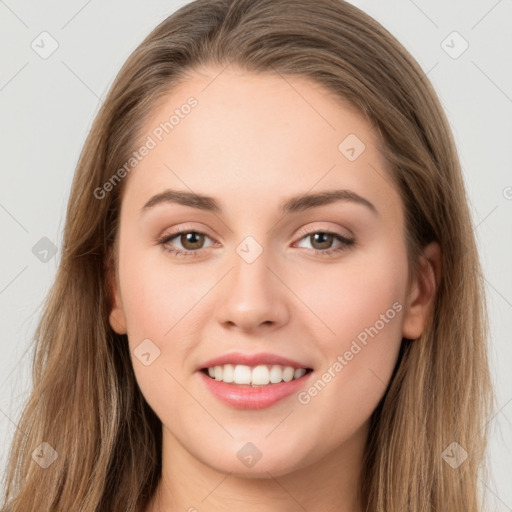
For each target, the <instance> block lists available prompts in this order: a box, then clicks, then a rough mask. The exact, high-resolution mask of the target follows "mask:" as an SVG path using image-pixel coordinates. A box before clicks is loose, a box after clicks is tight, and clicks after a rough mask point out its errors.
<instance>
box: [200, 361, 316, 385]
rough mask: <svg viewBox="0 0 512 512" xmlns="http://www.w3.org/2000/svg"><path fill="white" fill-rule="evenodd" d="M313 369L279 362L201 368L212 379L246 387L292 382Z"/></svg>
mask: <svg viewBox="0 0 512 512" xmlns="http://www.w3.org/2000/svg"><path fill="white" fill-rule="evenodd" d="M312 371H313V370H312V369H311V368H293V367H291V366H283V365H278V364H273V365H266V364H260V365H257V366H247V365H242V364H236V365H235V364H225V365H220V366H213V367H210V368H202V369H201V372H202V373H204V374H205V375H207V376H208V377H209V378H211V379H212V380H216V381H222V382H225V383H226V384H233V385H237V386H245V387H264V386H272V385H274V384H280V383H282V382H290V381H293V380H297V379H300V378H301V377H304V375H307V374H309V373H311V372H312Z"/></svg>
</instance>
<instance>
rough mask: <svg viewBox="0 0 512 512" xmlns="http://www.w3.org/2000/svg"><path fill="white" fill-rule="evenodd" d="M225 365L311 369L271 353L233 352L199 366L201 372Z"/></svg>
mask: <svg viewBox="0 0 512 512" xmlns="http://www.w3.org/2000/svg"><path fill="white" fill-rule="evenodd" d="M224 364H234V365H237V364H244V365H247V366H258V365H259V364H278V365H281V366H291V367H292V368H295V369H297V368H306V369H308V368H310V367H309V366H308V365H307V364H303V363H300V362H297V361H294V360H293V359H289V358H287V357H283V356H280V355H278V354H271V353H270V352H260V353H258V354H243V353H241V352H231V353H229V354H223V355H221V356H219V357H214V358H213V359H209V360H208V361H205V362H204V363H202V364H201V365H200V366H199V368H198V369H199V370H202V369H203V368H211V367H213V366H222V365H224Z"/></svg>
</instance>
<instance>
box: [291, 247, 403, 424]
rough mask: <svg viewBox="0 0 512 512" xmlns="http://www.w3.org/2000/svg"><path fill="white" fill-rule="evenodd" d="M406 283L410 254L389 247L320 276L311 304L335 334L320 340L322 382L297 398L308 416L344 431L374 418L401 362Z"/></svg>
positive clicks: (319, 373) (327, 335) (318, 381)
mask: <svg viewBox="0 0 512 512" xmlns="http://www.w3.org/2000/svg"><path fill="white" fill-rule="evenodd" d="M406 281H407V257H406V253H405V250H404V251H403V252H398V251H397V250H390V249H385V250H382V251H380V252H379V255H378V257H375V256H374V257H372V259H371V261H369V259H368V260H366V261H365V260H364V258H361V259H360V260H358V261H357V263H355V262H354V264H353V265H352V264H351V265H348V262H347V266H346V268H343V269H342V268H341V267H340V272H339V273H337V274H336V275H335V276H334V277H333V273H332V270H331V271H330V273H329V274H328V275H327V274H326V275H325V276H319V277H318V278H315V280H314V282H315V286H314V287H310V288H309V291H308V292H307V293H308V297H307V300H308V301H309V303H311V304H314V305H315V308H316V309H315V312H317V313H318V315H319V316H320V317H321V319H322V321H323V322H324V323H325V324H327V325H328V326H329V329H330V330H329V331H328V330H326V329H323V330H322V332H323V333H325V334H324V335H323V336H322V337H319V336H318V335H317V336H316V340H317V345H318V346H319V348H320V349H321V352H322V355H323V365H322V368H321V369H320V371H319V372H318V379H317V380H316V381H315V382H313V383H312V386H311V387H310V388H308V389H307V390H306V392H305V393H303V394H302V396H298V397H297V398H298V402H299V403H300V404H301V405H303V406H304V408H305V411H307V414H308V415H310V416H311V417H313V418H314V417H318V418H320V417H322V418H323V419H322V421H327V422H330V423H331V424H333V425H334V424H335V425H337V427H340V428H341V430H340V431H342V432H345V433H350V432H354V431H355V430H356V429H357V428H358V427H359V426H360V425H362V424H363V423H364V422H365V421H366V420H367V419H368V418H369V416H370V415H371V413H372V412H373V410H374V409H375V407H376V406H377V405H378V402H379V401H380V399H381V398H382V396H383V394H384V392H385V390H386V387H387V385H388V382H389V380H390V377H391V374H392V372H393V369H394V366H395V364H396V360H397V356H398V352H399V349H400V345H401V341H402V337H401V320H402V316H403V311H404V305H403V304H404V298H405V287H406ZM304 290H306V288H304ZM331 331H332V332H331ZM326 415H327V418H326Z"/></svg>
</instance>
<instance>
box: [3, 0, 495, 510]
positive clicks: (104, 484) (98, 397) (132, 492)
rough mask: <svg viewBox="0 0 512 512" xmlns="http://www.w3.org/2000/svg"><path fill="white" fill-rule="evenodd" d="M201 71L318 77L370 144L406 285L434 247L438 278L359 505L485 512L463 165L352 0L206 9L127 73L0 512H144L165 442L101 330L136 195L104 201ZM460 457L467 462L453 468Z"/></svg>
mask: <svg viewBox="0 0 512 512" xmlns="http://www.w3.org/2000/svg"><path fill="white" fill-rule="evenodd" d="M206 65H214V66H217V67H218V68H219V69H223V68H224V67H226V66H227V65H232V66H236V67H238V68H239V69H242V70H247V71H250V72H262V73H272V74H278V75H281V76H283V77H285V76H293V75H294V76H300V77H306V78H310V79H311V80H313V81H315V82H316V83H318V84H320V85H322V86H323V87H324V88H325V89H326V90H328V91H330V92H332V94H333V97H335V98H342V99H346V100H348V101H349V102H351V103H352V104H353V105H354V106H356V107H357V108H358V109H359V110H360V111H361V112H362V113H363V115H365V116H366V118H367V119H368V120H369V121H370V122H371V124H372V126H373V127H374V128H375V129H376V130H377V133H378V134H379V137H380V140H381V145H382V147H381V151H382V153H383V155H384V156H385V158H386V159H387V161H388V163H389V169H390V172H391V175H392V176H393V180H394V181H395V183H396V187H397V189H398V190H399V192H400V194H401V197H402V200H403V205H404V208H405V212H406V229H407V237H408V249H409V260H410V263H411V265H410V271H412V272H414V271H415V269H416V267H415V262H416V261H417V256H418V254H419V253H420V251H421V249H422V248H423V247H424V246H425V245H426V244H427V243H429V242H431V241H433V240H435V241H437V242H438V243H439V245H440V246H441V250H442V276H441V280H440V282H439V284H438V290H437V294H436V298H435V303H434V308H433V314H432V316H431V319H430V322H429V325H428V327H427V329H426V330H425V332H424V333H423V334H422V336H421V337H420V338H419V339H417V340H414V341H410V340H405V339H404V340H403V341H402V347H401V352H400V356H399V360H398V362H397V366H396V369H395V372H394V374H393V377H392V379H391V381H390V383H389V386H388V389H387V392H386V394H385V396H384V397H383V399H382V401H381V402H380V404H379V406H378V407H377V409H376V410H375V412H374V413H373V415H372V418H371V429H370V435H369V438H368V443H367V447H366V454H365V460H364V469H365V470H364V474H363V478H362V481H361V488H360V492H361V496H362V499H363V506H364V509H365V510H367V511H372V512H373V511H386V512H390V511H393V512H398V511H406V510H407V511H408V512H419V511H427V510H429V511H431V510H436V511H449V512H470V511H479V510H482V508H481V503H480V501H481V499H480V496H479V492H478V490H477V487H478V485H477V484H478V477H479V471H480V470H483V469H484V468H485V465H484V462H485V449H486V443H487V418H488V417H489V414H490V412H491V409H492V407H493V406H494V402H493V394H492V389H491V383H490V376H489V368H488V360H487V347H486V340H487V320H486V319H487V314H486V310H485V302H484V293H483V286H482V277H481V272H480V266H479V260H478V255H477V251H476V246H475V240H474V236H473V233H472V227H471V219H470V214H469V211H468V204H467V197H466V192H465V187H464V183H463V179H462V174H461V169H460V164H459V159H458V155H457V150H456V147H455V144H454V141H453V138H452V134H451V132H450V128H449V124H448V122H447V119H446V117H445V114H444V112H443V110H442V108H441V106H440V103H439V101H438V98H437V96H436V94H435V92H434V90H433V88H432V86H431V84H430V82H429V81H428V79H427V78H426V76H425V74H424V73H423V71H422V70H421V68H420V67H419V65H418V64H417V63H416V61H415V60H414V59H413V58H412V57H411V56H410V55H409V53H408V52H407V51H406V50H405V49H404V48H403V46H402V45H401V44H400V43H399V42H398V41H397V40H396V39H395V38H394V37H393V36H392V35H391V34H390V33H389V32H388V31H387V30H386V29H384V28H383V27H382V26H381V25H380V24H379V23H377V22H376V21H375V20H373V19H372V18H371V17H370V16H368V15H367V14H365V13H364V12H362V11H361V10H359V9H358V8H356V7H354V6H353V5H351V4H349V3H346V2H344V1H342V0H315V1H311V0H197V1H194V2H192V3H189V4H187V5H185V6H184V7H182V8H180V9H179V10H178V11H176V12H175V13H174V14H173V15H171V16H170V17H168V18H167V19H165V20H164V21H163V22H162V23H161V24H160V25H159V26H157V27H156V28H155V29H154V30H153V31H152V32H151V33H150V34H149V36H147V37H146V39H145V40H144V41H143V42H142V43H141V44H140V46H139V47H138V48H137V49H136V50H135V51H134V52H133V54H132V55H131V56H130V57H129V59H128V60H127V62H126V63H125V65H124V66H123V68H122V69H121V71H120V72H119V74H118V76H117V77H116V79H115V81H114V83H113V85H112V87H111V89H110V91H109V93H108V95H107V98H106V100H105V102H104V104H103V105H102V107H101V109H100V111H99V113H98V115H97V117H96V119H95V121H94V124H93V126H92V129H91V131H90V133H89V135H88V137H87V140H86V142H85V145H84V148H83V151H82V153H81V155H80V159H79V162H78V165H77V169H76V172H75V176H74V180H73V185H72V190H71V195H70V199H69V204H68V209H67V217H66V224H65V229H64V236H63V241H62V256H61V260H60V264H59V268H58V271H57V275H56V278H55V282H54V284H53V286H52V288H51V290H50V292H49V295H48V298H47V301H46V303H45V308H44V311H43V314H42V318H41V321H40V324H39V325H38V328H37V330H36V333H35V339H34V359H33V391H32V393H31V395H30V397H29V399H28V400H27V403H26V405H25V407H24V410H23V414H22V416H21V420H20V421H19V425H18V430H17V432H16V434H15V437H14V441H13V444H12V447H11V451H10V453H9V461H8V471H7V473H6V475H5V482H6V495H5V500H4V507H5V506H7V505H8V506H9V508H8V510H10V511H12V512H26V511H27V510H33V508H34V507H37V510H39V511H41V512H42V511H48V512H49V511H65V512H68V511H74V512H85V511H87V512H91V511H104V512H107V511H109V512H112V511H121V510H122V511H123V512H126V511H128V512H136V511H137V512H139V511H143V510H144V509H145V507H146V506H147V504H148V502H149V500H150V498H151V496H152V495H153V493H154V491H155V488H156V486H157V484H158V481H159V478H160V472H161V448H162V446H161V441H162V438H161V436H162V425H161V422H160V420H159V419H158V417H157V416H156V415H155V413H154V412H153V411H152V410H151V408H150V407H149V406H148V404H147V403H146V401H145V400H144V398H143V396H142V394H141V392H140V390H139V388H138V385H137V382H136V380H135V377H134V373H133V369H132V364H131V359H130V354H129V349H128V342H127V338H126V336H122V335H118V334H116V333H115V332H114V331H113V330H112V328H111V327H110V324H109V321H108V315H109V310H110V309H109V308H110V304H111V300H110V293H109V284H108V280H107V270H108V268H109V265H111V266H115V264H116V257H115V253H114V252H113V248H114V247H115V241H116V235H117V230H118V223H119V209H120V203H121V199H122V191H123V185H124V183H125V182H126V179H124V180H122V181H121V182H120V183H119V184H117V185H116V186H114V187H112V190H110V191H109V192H108V193H106V194H104V197H101V198H98V195H99V194H98V193H96V194H95V190H96V191H97V190H98V189H101V187H103V186H104V184H105V183H106V182H107V181H108V180H109V179H110V178H111V177H112V176H113V175H114V174H115V173H116V171H117V170H118V169H119V168H120V167H121V166H123V163H124V162H126V161H127V159H128V158H129V155H130V153H131V152H132V151H133V150H134V149H135V145H136V142H137V141H138V140H139V138H140V136H141V130H142V127H143V126H144V122H145V121H146V120H147V119H148V116H149V114H150V113H151V111H152V110H153V109H154V107H155V105H156V104H157V102H158V101H159V100H161V99H162V98H163V97H164V96H165V94H167V93H168V92H170V91H171V90H172V88H173V86H175V85H176V84H178V83H180V82H181V81H183V80H186V77H187V73H188V72H191V71H193V70H194V69H199V68H200V67H202V66H206ZM43 442H45V443H48V445H49V447H51V448H52V449H53V450H55V453H56V454H57V458H56V459H55V460H54V461H53V462H52V463H51V465H49V466H48V467H46V468H45V469H44V468H42V467H41V466H40V465H39V464H37V463H36V462H35V459H34V457H33V456H32V454H33V452H34V450H35V449H42V448H41V443H43ZM453 443H457V444H453ZM44 446H45V447H44V449H45V450H47V452H45V453H51V454H53V455H54V452H52V451H48V450H49V447H48V446H47V445H44ZM447 450H448V451H447ZM454 454H455V455H454ZM464 454H467V459H466V460H463V459H464ZM454 456H457V457H458V459H457V460H459V462H461V461H462V463H460V464H458V465H457V464H450V463H449V461H450V457H452V458H453V457H454Z"/></svg>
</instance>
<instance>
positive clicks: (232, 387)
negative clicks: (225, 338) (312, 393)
mask: <svg viewBox="0 0 512 512" xmlns="http://www.w3.org/2000/svg"><path fill="white" fill-rule="evenodd" d="M199 374H200V376H201V378H202V379H203V381H204V383H205V384H206V386H207V387H208V389H209V390H210V391H211V392H212V393H213V394H214V395H215V396H216V397H217V398H218V399H219V400H221V401H223V402H224V403H227V404H228V405H231V406H232V407H236V408H237V409H263V408H265V407H270V406H271V405H273V404H275V403H276V402H279V400H282V399H284V398H286V397H288V396H290V395H292V394H293V393H297V392H298V391H299V390H300V389H301V388H302V387H304V385H305V384H306V382H307V381H308V380H309V378H310V376H311V375H312V374H313V372H312V371H310V372H309V373H306V374H305V375H303V376H302V377H300V378H299V379H294V380H291V381H289V382H280V383H279V384H269V385H267V386H254V387H253V386H247V385H240V384H228V383H227V382H223V381H221V380H215V379H212V378H211V377H209V376H208V375H206V374H205V373H204V372H202V371H199Z"/></svg>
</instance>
